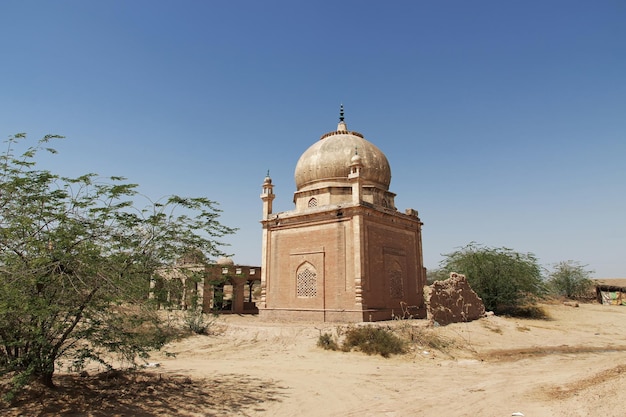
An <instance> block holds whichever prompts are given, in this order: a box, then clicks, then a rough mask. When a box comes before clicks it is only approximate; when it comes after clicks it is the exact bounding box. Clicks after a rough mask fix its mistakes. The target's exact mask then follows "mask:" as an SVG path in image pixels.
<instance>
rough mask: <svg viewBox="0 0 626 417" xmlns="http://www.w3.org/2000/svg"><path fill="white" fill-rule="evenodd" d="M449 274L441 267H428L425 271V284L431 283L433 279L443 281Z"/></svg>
mask: <svg viewBox="0 0 626 417" xmlns="http://www.w3.org/2000/svg"><path fill="white" fill-rule="evenodd" d="M448 278H450V274H449V273H447V272H446V271H444V270H443V269H429V270H428V271H426V285H432V284H433V282H435V281H445V280H446V279H448Z"/></svg>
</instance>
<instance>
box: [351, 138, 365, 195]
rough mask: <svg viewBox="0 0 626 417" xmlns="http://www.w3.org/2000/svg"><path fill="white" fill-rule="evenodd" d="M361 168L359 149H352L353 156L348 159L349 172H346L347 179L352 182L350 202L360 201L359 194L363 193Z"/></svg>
mask: <svg viewBox="0 0 626 417" xmlns="http://www.w3.org/2000/svg"><path fill="white" fill-rule="evenodd" d="M362 169H363V161H362V160H361V157H360V156H359V150H358V149H356V148H355V149H354V156H353V157H352V158H351V159H350V174H348V180H349V181H350V182H351V183H352V203H353V204H357V205H358V204H359V203H361V196H362V194H363V186H362V181H363V180H362V179H361V170H362Z"/></svg>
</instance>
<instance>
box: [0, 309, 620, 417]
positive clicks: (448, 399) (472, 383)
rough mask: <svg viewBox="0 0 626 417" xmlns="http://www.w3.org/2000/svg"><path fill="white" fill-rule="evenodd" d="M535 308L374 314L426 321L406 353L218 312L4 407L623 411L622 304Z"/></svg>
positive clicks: (333, 412) (153, 412)
mask: <svg viewBox="0 0 626 417" xmlns="http://www.w3.org/2000/svg"><path fill="white" fill-rule="evenodd" d="M546 309H547V310H548V312H549V314H550V315H551V317H552V319H551V320H547V321H546V320H542V321H539V320H518V319H507V318H501V317H495V316H491V317H487V318H484V319H481V320H478V321H475V322H472V323H463V324H455V325H450V326H446V327H438V328H428V327H427V325H428V323H427V322H426V321H405V322H399V321H394V322H390V323H384V324H382V325H385V326H387V325H388V326H394V327H403V326H404V327H403V328H404V330H405V331H406V330H407V329H408V330H410V331H413V332H422V331H423V332H427V334H429V335H430V336H432V337H434V339H433V340H434V341H437V342H438V343H439V344H440V350H438V349H433V348H431V347H429V346H427V345H426V343H425V342H424V340H422V342H420V343H422V345H420V344H419V343H414V344H413V345H412V350H411V352H410V353H409V354H406V355H402V356H394V357H391V358H389V359H385V358H382V357H380V356H367V355H364V354H361V353H355V352H351V353H344V352H334V351H325V350H322V349H320V348H318V347H317V346H316V343H317V339H318V337H319V335H320V333H321V332H331V331H336V329H337V326H333V325H328V324H324V325H322V324H277V323H264V322H261V321H260V320H259V319H258V317H240V316H223V317H222V318H220V319H219V321H218V324H217V325H216V326H215V327H214V328H215V329H216V330H218V329H219V330H220V332H219V334H218V335H215V336H194V337H191V338H188V339H185V340H182V341H180V342H177V343H174V344H171V345H169V346H167V347H166V349H165V350H164V351H162V352H160V353H158V354H156V355H154V357H152V358H151V359H150V361H151V362H158V363H159V364H160V366H159V367H158V368H148V369H147V370H146V372H147V373H144V374H139V375H137V376H134V377H132V378H131V379H124V378H122V377H120V379H115V378H113V379H104V380H103V379H102V378H100V379H98V378H97V377H95V376H93V377H90V378H89V379H85V380H80V379H77V377H72V378H70V377H69V376H66V377H64V376H62V375H60V376H59V385H60V386H61V388H60V389H59V390H58V391H57V392H56V393H54V394H46V396H44V397H42V399H40V400H39V403H36V402H35V403H33V402H30V403H22V404H19V405H18V406H16V407H14V408H13V409H11V410H8V412H7V413H8V415H9V416H18V415H24V416H31V415H42V416H43V415H46V416H47V415H72V416H94V417H104V416H131V415H132V416H141V417H148V416H178V415H180V416H189V417H196V416H248V417H260V416H289V417H291V416H297V417H313V416H315V417H320V416H322V417H324V416H346V417H357V416H358V417H368V416H386V417H400V416H436V417H439V416H446V417H449V416H451V417H457V416H472V417H474V416H481V417H504V416H511V415H512V414H513V413H516V412H521V413H523V415H524V416H527V417H529V416H535V417H537V416H545V417H587V416H594V415H602V416H608V417H612V416H615V417H618V416H620V417H621V416H624V415H626V409H625V408H624V404H626V390H624V389H623V387H626V308H624V307H618V306H601V305H597V304H582V305H580V307H570V306H564V305H547V306H546ZM379 325H380V324H379ZM93 371H94V370H93V369H92V370H91V371H90V373H91V374H92V375H94V372H93ZM65 378H67V380H66V379H65ZM103 381H104V382H103ZM77 384H78V385H77ZM98 384H99V385H98ZM103 384H105V385H103ZM106 384H108V385H106ZM77 387H78V388H77Z"/></svg>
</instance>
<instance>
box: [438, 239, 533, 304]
mask: <svg viewBox="0 0 626 417" xmlns="http://www.w3.org/2000/svg"><path fill="white" fill-rule="evenodd" d="M441 269H442V270H443V271H445V272H448V273H449V272H458V273H461V274H464V275H465V276H466V278H467V280H468V282H469V284H470V286H471V287H472V289H473V290H474V291H476V293H477V294H478V296H479V297H480V298H482V300H483V303H485V308H486V309H487V310H491V311H494V312H495V313H499V314H502V313H505V312H514V311H515V307H518V306H522V305H528V304H531V305H532V304H534V302H535V298H536V297H538V296H541V295H542V294H543V293H544V290H545V289H544V286H543V281H542V276H541V268H540V267H539V265H538V263H537V259H536V258H535V256H534V255H533V254H531V253H526V254H523V253H518V252H515V251H513V250H512V249H508V248H489V247H484V246H482V245H478V244H476V243H470V244H469V245H467V246H465V247H463V248H461V249H459V250H457V251H455V252H452V253H449V254H446V255H445V258H444V260H443V261H442V262H441Z"/></svg>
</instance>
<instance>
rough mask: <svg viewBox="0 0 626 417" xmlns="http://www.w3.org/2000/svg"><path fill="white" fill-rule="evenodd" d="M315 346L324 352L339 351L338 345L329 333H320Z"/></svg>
mask: <svg viewBox="0 0 626 417" xmlns="http://www.w3.org/2000/svg"><path fill="white" fill-rule="evenodd" d="M317 346H318V347H321V348H322V349H325V350H339V344H338V343H337V341H336V340H335V339H334V338H333V335H332V334H330V333H322V334H320V337H319V338H318V339H317Z"/></svg>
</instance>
